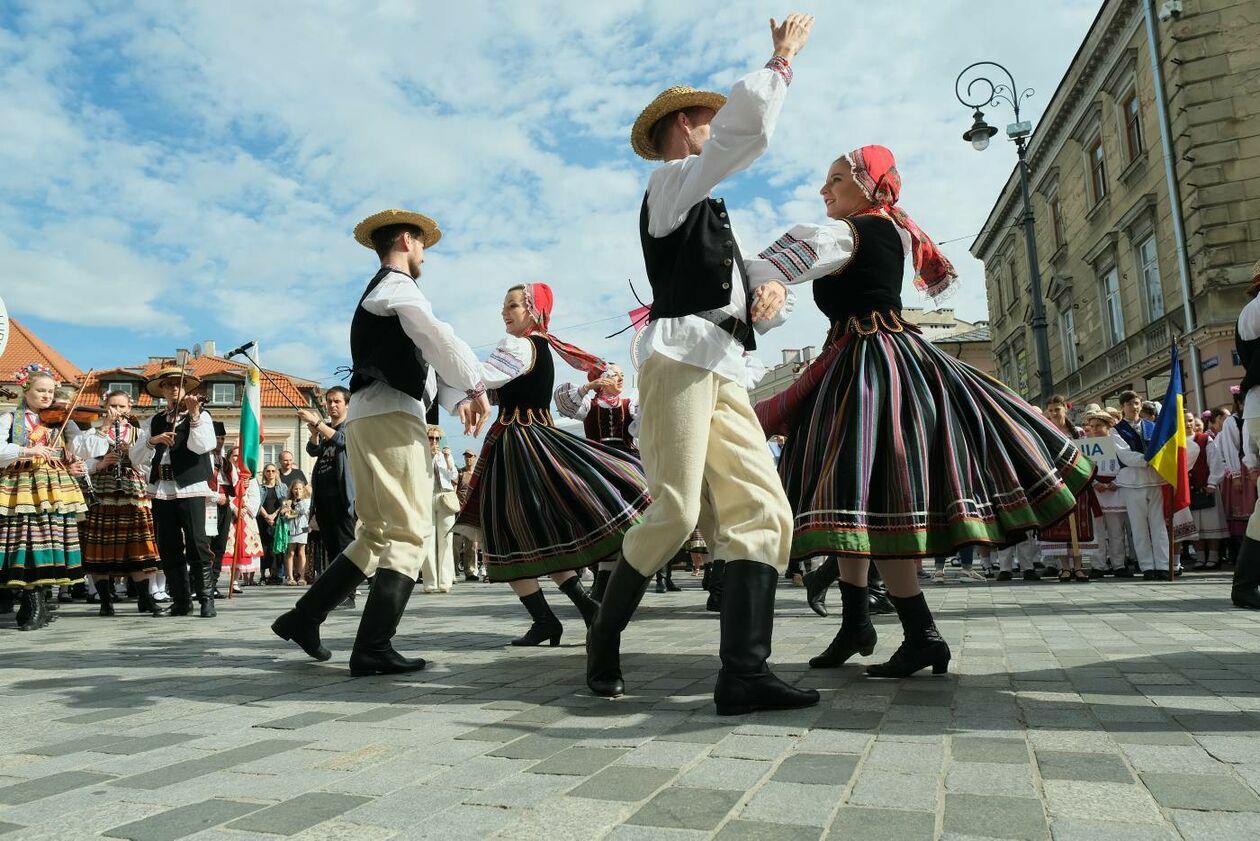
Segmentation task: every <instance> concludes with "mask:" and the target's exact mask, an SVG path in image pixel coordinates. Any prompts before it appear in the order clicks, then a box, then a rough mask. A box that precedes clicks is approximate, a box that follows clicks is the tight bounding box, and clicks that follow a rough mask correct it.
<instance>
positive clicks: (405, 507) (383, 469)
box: [271, 210, 490, 676]
mask: <svg viewBox="0 0 1260 841" xmlns="http://www.w3.org/2000/svg"><path fill="white" fill-rule="evenodd" d="M441 236H442V232H441V231H440V230H439V229H438V226H437V223H436V222H434V221H433V220H432V219H430V218H429V217H427V216H424V215H421V214H419V213H414V212H411V211H407V210H384V211H381V212H380V213H377V214H374V215H372V216H369V217H368V218H366V219H364V220H363V221H362V222H360V223H359V224H358V226H356V227H355V229H354V238H355V239H356V240H357V241H358V242H359V244H361V245H363V246H365V247H367V248H370V249H372V250H373V251H375V252H376V255H377V256H378V257H379V258H380V271H378V272H377V273H376V275H375V276H374V277H373V278H372V280H371V281H370V282H369V283H368V285H367V289H366V290H364V292H363V297H362V298H361V299H360V300H359V306H358V308H356V309H355V311H354V318H353V320H352V321H351V322H350V358H351V367H352V371H353V373H352V376H351V378H350V392H351V394H352V395H353V399H352V400H351V402H350V411H349V412H348V414H347V416H346V457H347V458H346V460H347V466H348V467H349V468H350V477H351V480H352V481H353V482H354V490H355V511H356V513H357V514H358V517H359V523H358V526H357V527H356V529H355V536H354V542H353V543H351V544H350V545H349V546H348V547H346V549H345V551H344V552H342V553H341V554H340V555H338V556H337V557H336V558H334V559H333V560H332V562H331V563H329V565H328V568H327V569H326V570H324V574H323V575H321V576H320V577H319V578H318V579H317V580H316V581H315V583H314V584H313V585H311V589H310V590H308V591H307V592H306V594H305V595H304V596H302V598H300V599H298V602H297V605H296V606H294V608H293V609H292V610H290V611H288V612H287V613H285V614H283V615H282V616H280V618H278V619H277V620H276V621H275V622H274V623H272V626H271V629H272V630H273V631H274V632H275V633H276V634H277V635H278V636H280V637H281V638H283V639H286V640H292V641H293V642H295V643H297V644H298V645H299V646H301V648H302V650H303V651H305V652H306V653H307V654H309V655H310V656H312V657H314V658H315V659H317V660H327V659H329V658H330V657H332V653H331V652H330V651H329V650H328V649H327V648H325V647H324V645H323V643H321V642H320V638H319V626H320V623H322V622H323V621H324V620H325V619H326V618H328V613H329V611H331V610H332V609H333V608H335V607H336V606H337V605H338V604H340V603H341V602H342V601H343V600H344V599H345V598H346V597H347V596H349V595H350V594H351V593H353V592H354V589H355V587H357V586H358V585H359V584H360V583H362V582H363V581H364V580H365V579H366V577H367V576H369V575H373V574H375V578H374V579H373V582H372V588H371V590H370V591H369V592H368V598H367V604H366V605H365V606H364V608H363V617H362V619H361V620H360V622H359V632H358V635H357V636H356V637H355V640H354V649H353V650H352V652H351V654H350V674H352V675H355V676H360V675H374V674H396V673H400V672H413V671H418V670H419V669H423V668H424V666H425V661H424V660H423V659H421V658H415V659H411V658H407V657H403V656H402V655H401V654H399V653H398V652H397V651H395V650H394V647H393V645H392V644H391V642H390V640H392V639H393V637H394V633H395V631H397V630H398V622H399V620H400V619H401V618H402V613H403V609H404V608H406V607H407V601H408V599H410V598H411V591H412V589H413V588H414V587H415V584H416V576H417V575H418V574H419V572H420V562H421V561H422V560H423V558H424V554H425V552H426V551H427V548H428V547H426V546H425V541H426V540H427V539H428V535H430V534H431V533H432V531H433V519H432V510H431V508H432V505H433V462H432V458H431V456H430V454H429V446H428V440H427V439H428V427H427V426H426V424H425V414H426V413H427V412H428V410H429V406H430V405H431V404H432V403H433V402H434V401H435V400H437V401H438V402H440V403H441V404H442V405H444V406H446V407H447V408H448V409H450V410H451V411H452V412H458V414H459V418H460V421H461V422H463V424H464V430H465V432H468V433H472V434H476V433H479V432H480V431H481V427H482V426H483V425H484V424H485V421H486V418H487V417H488V416H489V413H490V403H489V401H488V400H487V399H486V393H485V392H486V387H485V383H483V382H482V380H481V363H480V362H478V360H477V357H476V356H474V355H473V352H472V349H471V348H470V347H469V346H468V344H467V343H466V342H464V341H463V340H462V339H460V338H459V337H457V336H456V335H455V331H454V330H452V329H451V326H450V325H449V324H446V323H445V322H443V321H439V320H438V319H437V318H436V317H435V316H434V315H433V309H432V308H431V307H430V306H429V302H428V300H427V299H426V298H425V297H424V295H423V294H422V293H421V292H420V287H419V284H418V280H419V277H420V266H421V264H422V263H423V262H424V251H425V249H426V248H432V247H433V246H434V245H435V244H436V243H437V241H438V240H439V239H440V238H441ZM457 404H458V408H457Z"/></svg>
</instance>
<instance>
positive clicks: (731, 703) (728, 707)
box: [713, 561, 818, 715]
mask: <svg viewBox="0 0 1260 841" xmlns="http://www.w3.org/2000/svg"><path fill="white" fill-rule="evenodd" d="M723 574H724V576H725V581H724V582H723V586H724V592H723V593H722V642H721V646H720V649H719V653H720V656H721V658H722V669H721V671H719V672H718V676H717V685H716V686H714V688H713V703H714V704H716V705H717V714H718V715H743V714H745V713H750V712H752V711H754V710H791V709H796V708H797V707H809V706H813V705H814V704H817V703H818V693H817V692H816V691H814V690H813V689H797V688H796V687H795V686H791V685H789V684H787V683H784V682H783V681H782V680H779V678H777V677H775V675H774V673H773V672H771V671H770V667H769V665H767V664H766V660H767V659H768V658H769V657H770V639H771V637H772V636H773V633H774V590H775V585H777V584H778V581H779V573H778V572H777V571H776V570H775V568H774V567H772V566H770V565H769V564H762V563H758V562H756V561H730V562H729V563H727V564H726V569H725V571H724V573H723Z"/></svg>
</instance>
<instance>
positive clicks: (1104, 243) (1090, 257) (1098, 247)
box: [1081, 231, 1120, 263]
mask: <svg viewBox="0 0 1260 841" xmlns="http://www.w3.org/2000/svg"><path fill="white" fill-rule="evenodd" d="M1119 241H1120V235H1119V234H1118V233H1116V232H1115V231H1107V232H1106V233H1105V234H1103V235H1102V236H1100V237H1099V238H1098V241H1097V242H1095V243H1094V244H1093V245H1092V246H1090V248H1089V250H1088V251H1086V252H1085V254H1084V255H1083V256H1082V257H1081V259H1082V260H1084V261H1085V262H1086V263H1093V262H1094V261H1096V260H1097V259H1098V258H1099V257H1101V256H1103V255H1104V254H1106V253H1107V252H1108V251H1109V250H1115V247H1116V243H1118V242H1119Z"/></svg>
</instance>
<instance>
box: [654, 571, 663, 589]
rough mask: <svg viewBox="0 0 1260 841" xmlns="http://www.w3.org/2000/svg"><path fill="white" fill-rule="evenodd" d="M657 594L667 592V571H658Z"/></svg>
mask: <svg viewBox="0 0 1260 841" xmlns="http://www.w3.org/2000/svg"><path fill="white" fill-rule="evenodd" d="M656 592H658V593H664V592H665V570H664V569H658V570H657V571H656Z"/></svg>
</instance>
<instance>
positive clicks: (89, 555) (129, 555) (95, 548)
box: [76, 424, 161, 575]
mask: <svg viewBox="0 0 1260 841" xmlns="http://www.w3.org/2000/svg"><path fill="white" fill-rule="evenodd" d="M115 435H117V437H118V438H121V439H122V440H121V441H118V440H116V438H115V437H114V436H115ZM83 439H87V443H86V444H85V446H92V447H93V450H92V452H91V456H92V457H93V458H100V457H103V456H105V455H106V454H107V453H109V452H111V451H113V452H117V453H118V454H119V457H120V459H121V461H120V462H119V464H118V465H117V466H116V467H106V468H104V469H103V470H100V471H97V472H94V473H93V474H92V486H93V487H94V488H95V489H96V494H97V497H98V498H99V499H100V501H99V502H98V503H97V504H95V505H93V506H92V507H91V508H89V509H88V513H87V518H86V519H85V520H84V521H83V527H82V531H81V534H82V539H83V571H84V572H85V573H87V574H89V575H131V574H133V573H150V572H155V571H157V569H158V568H159V567H160V566H161V560H160V559H159V558H158V551H157V544H156V543H155V542H154V537H153V506H152V503H151V502H150V501H149V495H148V492H147V489H146V486H145V482H144V480H143V479H142V478H141V477H140V475H139V473H137V472H136V470H135V468H134V467H132V465H131V458H130V456H129V455H128V453H127V451H128V449H129V447H130V446H131V444H132V443H134V442H135V440H136V428H135V427H134V426H132V425H131V424H119V425H118V427H117V432H116V433H115V431H114V429H109V430H107V431H105V432H104V433H101V432H97V431H93V432H88V433H84V434H83V435H80V436H79V440H83ZM77 443H78V441H76V444H77Z"/></svg>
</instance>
